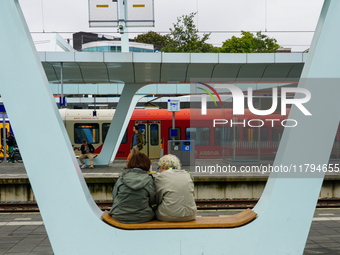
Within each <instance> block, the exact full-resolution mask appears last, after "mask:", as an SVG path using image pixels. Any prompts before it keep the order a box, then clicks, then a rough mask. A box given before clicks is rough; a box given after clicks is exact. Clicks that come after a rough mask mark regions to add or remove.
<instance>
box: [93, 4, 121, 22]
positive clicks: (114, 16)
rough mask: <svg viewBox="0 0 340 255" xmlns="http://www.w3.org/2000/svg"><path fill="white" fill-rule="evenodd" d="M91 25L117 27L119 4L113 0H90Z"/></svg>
mask: <svg viewBox="0 0 340 255" xmlns="http://www.w3.org/2000/svg"><path fill="white" fill-rule="evenodd" d="M89 24H90V27H117V26H118V5H117V2H114V1H112V0H89Z"/></svg>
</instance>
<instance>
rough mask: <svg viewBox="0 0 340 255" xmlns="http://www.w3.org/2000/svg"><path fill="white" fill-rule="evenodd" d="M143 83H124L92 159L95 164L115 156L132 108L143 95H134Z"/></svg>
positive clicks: (103, 162) (106, 161)
mask: <svg viewBox="0 0 340 255" xmlns="http://www.w3.org/2000/svg"><path fill="white" fill-rule="evenodd" d="M143 86H144V84H125V86H124V88H123V92H122V95H121V96H120V99H119V102H118V105H117V109H116V112H115V115H114V116H113V119H112V122H111V125H110V128H109V130H108V132H107V135H106V138H105V141H104V144H103V148H102V151H101V153H100V154H99V155H98V156H97V157H96V158H95V159H94V163H95V165H107V164H109V162H110V161H113V160H114V159H115V157H116V154H117V151H118V148H119V146H120V143H121V141H122V139H123V136H124V133H125V130H126V128H127V126H128V124H129V121H130V119H131V116H132V113H133V110H134V109H135V106H136V104H137V102H138V100H139V99H141V98H142V97H143V96H144V95H135V94H136V92H137V91H138V90H139V89H140V88H141V87H143Z"/></svg>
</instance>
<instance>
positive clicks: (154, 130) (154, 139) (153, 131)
mask: <svg viewBox="0 0 340 255" xmlns="http://www.w3.org/2000/svg"><path fill="white" fill-rule="evenodd" d="M158 130H159V126H158V124H151V125H150V144H151V145H158V144H159V140H158V137H159V131H158Z"/></svg>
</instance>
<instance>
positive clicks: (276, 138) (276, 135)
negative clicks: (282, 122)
mask: <svg viewBox="0 0 340 255" xmlns="http://www.w3.org/2000/svg"><path fill="white" fill-rule="evenodd" d="M282 133H283V127H273V128H272V141H273V142H280V140H281V137H282Z"/></svg>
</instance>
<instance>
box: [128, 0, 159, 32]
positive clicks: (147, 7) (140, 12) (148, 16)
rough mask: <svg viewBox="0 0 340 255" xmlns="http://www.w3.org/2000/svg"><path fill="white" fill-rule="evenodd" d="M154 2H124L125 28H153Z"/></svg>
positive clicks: (143, 0) (151, 0) (136, 0)
mask: <svg viewBox="0 0 340 255" xmlns="http://www.w3.org/2000/svg"><path fill="white" fill-rule="evenodd" d="M153 1H154V0H125V4H126V9H125V17H126V20H125V22H126V23H125V24H126V26H127V27H154V26H155V17H154V2H153Z"/></svg>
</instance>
